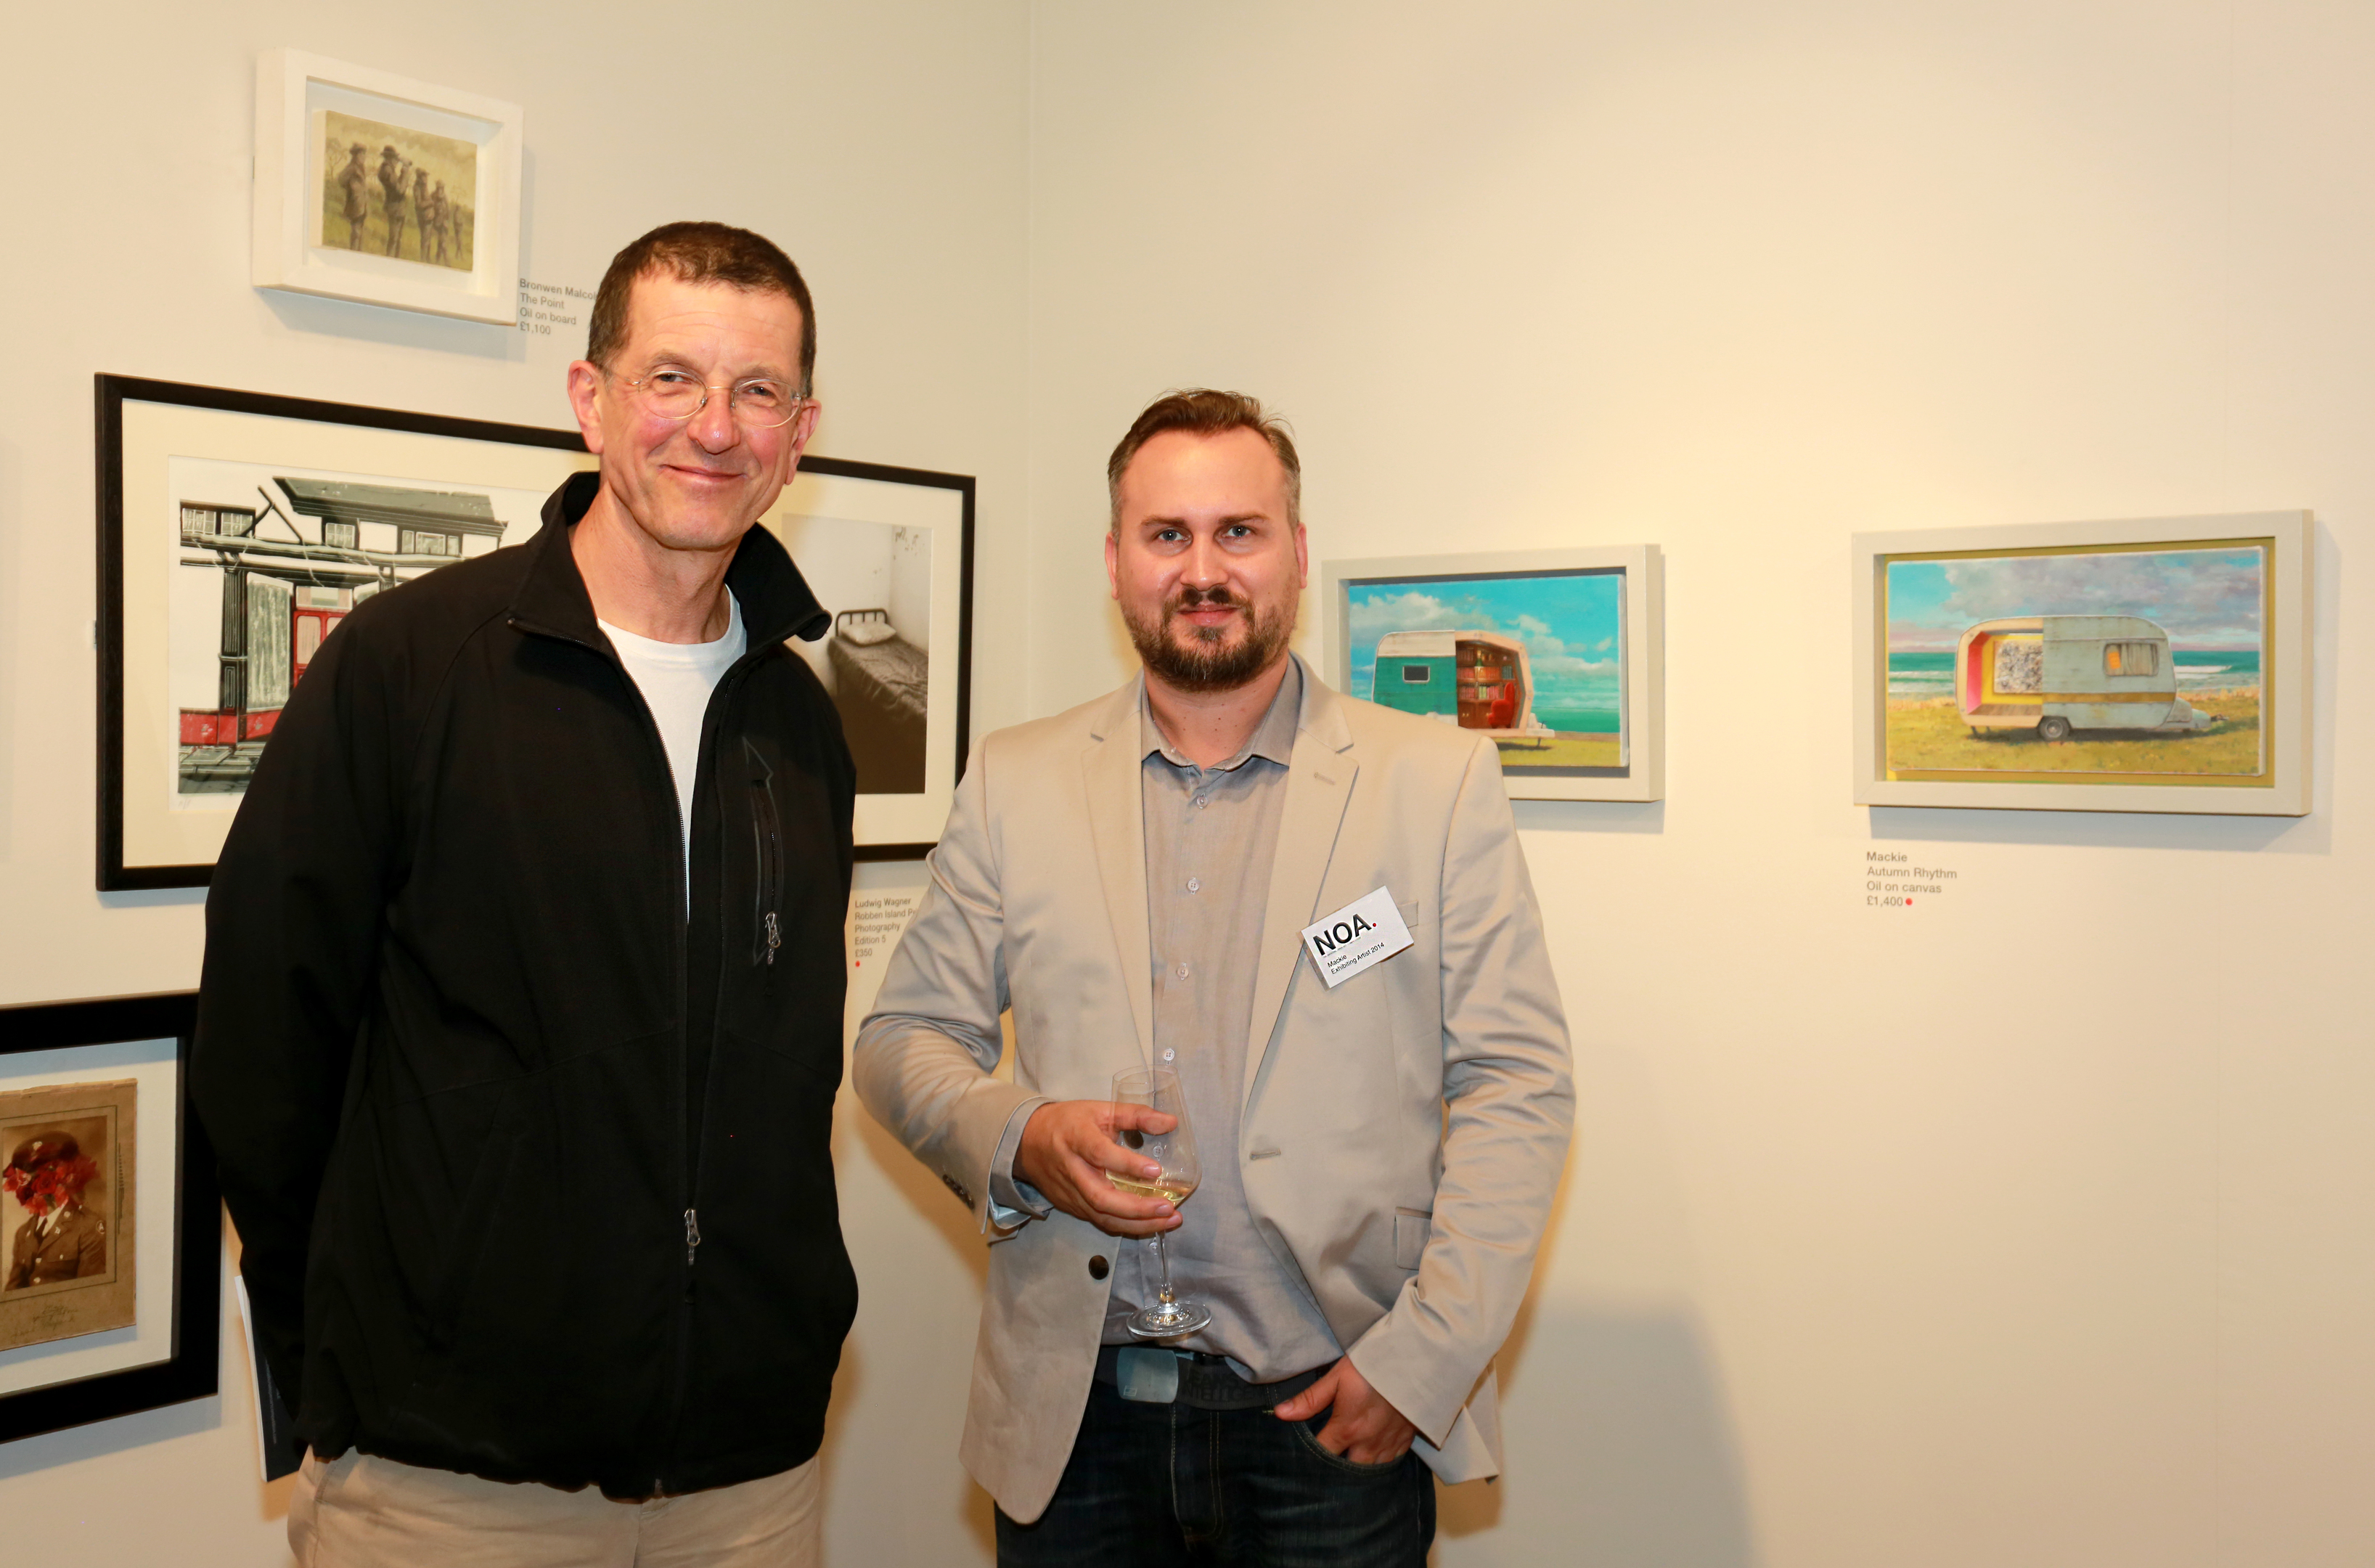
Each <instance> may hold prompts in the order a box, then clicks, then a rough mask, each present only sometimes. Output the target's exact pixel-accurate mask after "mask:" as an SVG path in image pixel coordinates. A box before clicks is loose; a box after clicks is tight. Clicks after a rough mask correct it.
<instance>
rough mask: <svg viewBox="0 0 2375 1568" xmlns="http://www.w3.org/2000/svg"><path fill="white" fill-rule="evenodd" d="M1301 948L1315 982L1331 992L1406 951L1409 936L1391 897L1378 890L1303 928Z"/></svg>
mask: <svg viewBox="0 0 2375 1568" xmlns="http://www.w3.org/2000/svg"><path fill="white" fill-rule="evenodd" d="M1303 945H1304V947H1305V948H1306V949H1308V950H1309V952H1310V954H1311V961H1312V962H1313V963H1315V964H1317V965H1318V966H1319V978H1320V979H1322V980H1325V981H1326V982H1328V988H1329V990H1330V991H1333V990H1334V989H1336V987H1337V986H1339V985H1341V984H1344V982H1346V981H1347V980H1350V979H1352V978H1353V976H1354V975H1356V974H1358V973H1361V972H1362V971H1363V970H1365V969H1374V968H1375V967H1377V965H1378V964H1381V963H1383V962H1385V961H1387V960H1388V959H1389V958H1391V957H1393V956H1394V955H1395V954H1396V953H1398V952H1400V951H1401V950H1402V949H1404V948H1407V947H1409V946H1410V945H1411V934H1410V927H1409V926H1407V925H1403V924H1402V912H1401V911H1400V910H1399V909H1397V908H1395V907H1394V895H1393V894H1391V893H1390V892H1388V891H1387V890H1385V889H1383V888H1379V889H1377V890H1376V891H1375V892H1371V893H1364V894H1363V895H1362V896H1361V897H1359V898H1356V899H1354V900H1353V902H1351V903H1348V904H1346V905H1345V906H1344V907H1343V908H1341V909H1340V910H1338V911H1337V912H1336V913H1335V914H1323V915H1321V916H1320V917H1319V920H1318V923H1317V925H1306V926H1305V927H1304V928H1303Z"/></svg>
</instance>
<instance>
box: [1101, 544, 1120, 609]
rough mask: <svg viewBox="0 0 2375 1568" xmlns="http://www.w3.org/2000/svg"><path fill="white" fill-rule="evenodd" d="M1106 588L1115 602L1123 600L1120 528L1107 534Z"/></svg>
mask: <svg viewBox="0 0 2375 1568" xmlns="http://www.w3.org/2000/svg"><path fill="white" fill-rule="evenodd" d="M1105 587H1106V588H1107V589H1108V590H1109V591H1110V592H1111V593H1112V595H1113V596H1114V600H1115V602H1116V603H1119V602H1120V599H1121V530H1120V529H1118V528H1112V529H1108V530H1106V532H1105Z"/></svg>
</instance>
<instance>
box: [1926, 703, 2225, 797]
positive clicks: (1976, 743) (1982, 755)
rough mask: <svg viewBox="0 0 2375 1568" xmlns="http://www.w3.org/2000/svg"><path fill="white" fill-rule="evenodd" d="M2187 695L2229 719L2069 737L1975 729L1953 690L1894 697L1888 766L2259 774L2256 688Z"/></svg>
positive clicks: (1928, 769)
mask: <svg viewBox="0 0 2375 1568" xmlns="http://www.w3.org/2000/svg"><path fill="white" fill-rule="evenodd" d="M2186 701H2188V702H2190V703H2192V705H2193V706H2194V707H2195V708H2198V709H2200V710H2201V711H2202V712H2204V713H2215V714H2216V715H2217V716H2218V717H2219V718H2220V719H2221V720H2223V721H2225V722H2224V723H2222V724H2219V725H2216V726H2215V728H2212V729H2207V730H2203V731H2200V732H2198V733H2195V734H2192V735H2183V734H2172V735H2122V734H2121V733H2119V732H2117V731H2113V730H2084V729H2082V730H2079V731H2077V732H2075V733H2074V734H2073V735H2072V736H2071V737H2070V738H2069V739H2067V740H2062V741H2048V740H2039V739H2038V737H2037V735H2036V733H2035V732H2034V731H2031V730H2020V729H1998V730H1981V731H1979V733H1978V734H1976V735H1974V734H1973V733H1972V732H1971V731H1970V729H1969V728H1968V727H1967V726H1966V725H1964V723H1963V721H1962V720H1961V718H1960V717H1958V716H1957V715H1956V713H1955V702H1954V699H1953V698H1951V697H1932V698H1920V699H1913V700H1908V699H1905V698H1893V699H1891V700H1890V701H1889V704H1888V765H1889V766H1890V767H1891V768H1893V769H1896V770H1897V771H1899V772H2001V773H2192V774H2227V775H2240V776H2243V777H2247V778H2248V777H2252V776H2256V775H2257V774H2258V773H2259V772H2261V763H2260V692H2259V689H2258V688H2257V687H2249V686H2247V687H2239V688H2236V689H2234V690H2226V691H2204V692H2198V693H2197V692H2188V693H2187V694H2186Z"/></svg>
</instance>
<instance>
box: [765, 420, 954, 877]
mask: <svg viewBox="0 0 2375 1568" xmlns="http://www.w3.org/2000/svg"><path fill="white" fill-rule="evenodd" d="M973 513H974V482H973V480H972V478H971V477H967V476H965V475H961V474H937V473H932V472H929V471H927V470H925V469H920V468H894V467H889V466H884V465H882V464H879V463H857V462H849V461H845V460H841V459H835V458H829V457H810V458H806V459H804V460H802V462H801V464H800V471H799V474H798V477H795V478H794V479H793V480H792V482H791V483H790V484H789V485H786V487H785V488H784V493H783V495H782V496H781V497H780V498H779V499H778V500H777V501H776V502H775V505H774V508H773V509H772V510H771V511H770V512H769V513H767V515H766V516H765V517H764V518H763V519H762V521H763V522H764V523H765V524H766V525H767V526H768V527H770V528H772V529H774V532H775V535H776V536H777V537H778V538H780V539H782V540H783V541H784V545H785V547H786V548H788V549H789V550H790V551H791V552H792V559H793V560H796V561H798V563H799V568H800V572H801V575H803V576H804V577H806V578H807V579H808V583H809V587H810V588H811V589H813V590H815V592H816V595H817V597H818V599H819V600H820V601H821V602H822V603H823V605H824V607H825V608H826V609H827V610H828V611H830V612H831V613H832V615H833V626H832V629H831V630H830V631H828V632H827V633H826V634H825V636H824V637H822V638H821V639H820V640H818V641H817V642H814V643H801V642H797V641H796V642H794V643H792V647H793V649H794V650H795V651H796V652H798V654H801V656H803V657H804V658H806V659H807V660H808V661H809V665H810V666H811V667H813V668H814V669H815V670H816V672H817V678H819V679H820V680H821V681H823V682H824V687H825V690H827V691H829V692H831V693H832V694H833V704H834V706H836V707H837V708H839V709H840V710H841V725H842V733H843V734H844V735H845V736H846V737H848V739H849V749H850V755H851V756H852V757H853V758H854V759H855V760H856V761H857V857H858V858H859V859H861V860H909V859H916V858H918V857H920V856H922V855H924V854H925V853H926V852H927V851H928V850H929V849H930V848H931V847H932V845H933V844H934V843H937V842H939V834H940V824H941V823H942V822H943V821H944V820H946V819H947V818H948V814H949V804H950V801H951V799H952V798H953V797H954V796H955V793H956V784H957V774H958V772H959V771H960V770H962V769H963V766H964V758H965V746H966V744H967V740H968V733H967V730H968V725H969V723H970V716H971V709H970V698H971V690H972V684H973V682H972V676H973Z"/></svg>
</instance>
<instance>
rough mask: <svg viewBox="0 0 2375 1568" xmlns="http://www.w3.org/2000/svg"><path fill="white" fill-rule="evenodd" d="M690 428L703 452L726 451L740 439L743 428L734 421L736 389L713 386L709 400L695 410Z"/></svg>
mask: <svg viewBox="0 0 2375 1568" xmlns="http://www.w3.org/2000/svg"><path fill="white" fill-rule="evenodd" d="M689 428H690V430H691V434H692V439H693V440H694V441H696V442H700V443H701V449H702V450H703V452H712V453H715V452H724V451H726V450H727V448H729V447H731V446H732V445H733V444H734V443H735V442H738V441H740V440H741V439H742V431H741V428H740V427H739V426H738V425H736V424H735V422H734V389H733V388H732V387H728V386H713V387H711V388H710V389H709V397H708V400H707V401H706V402H704V403H703V404H702V406H701V407H700V408H699V409H697V410H695V412H694V413H693V416H692V421H691V426H690V427H689Z"/></svg>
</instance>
